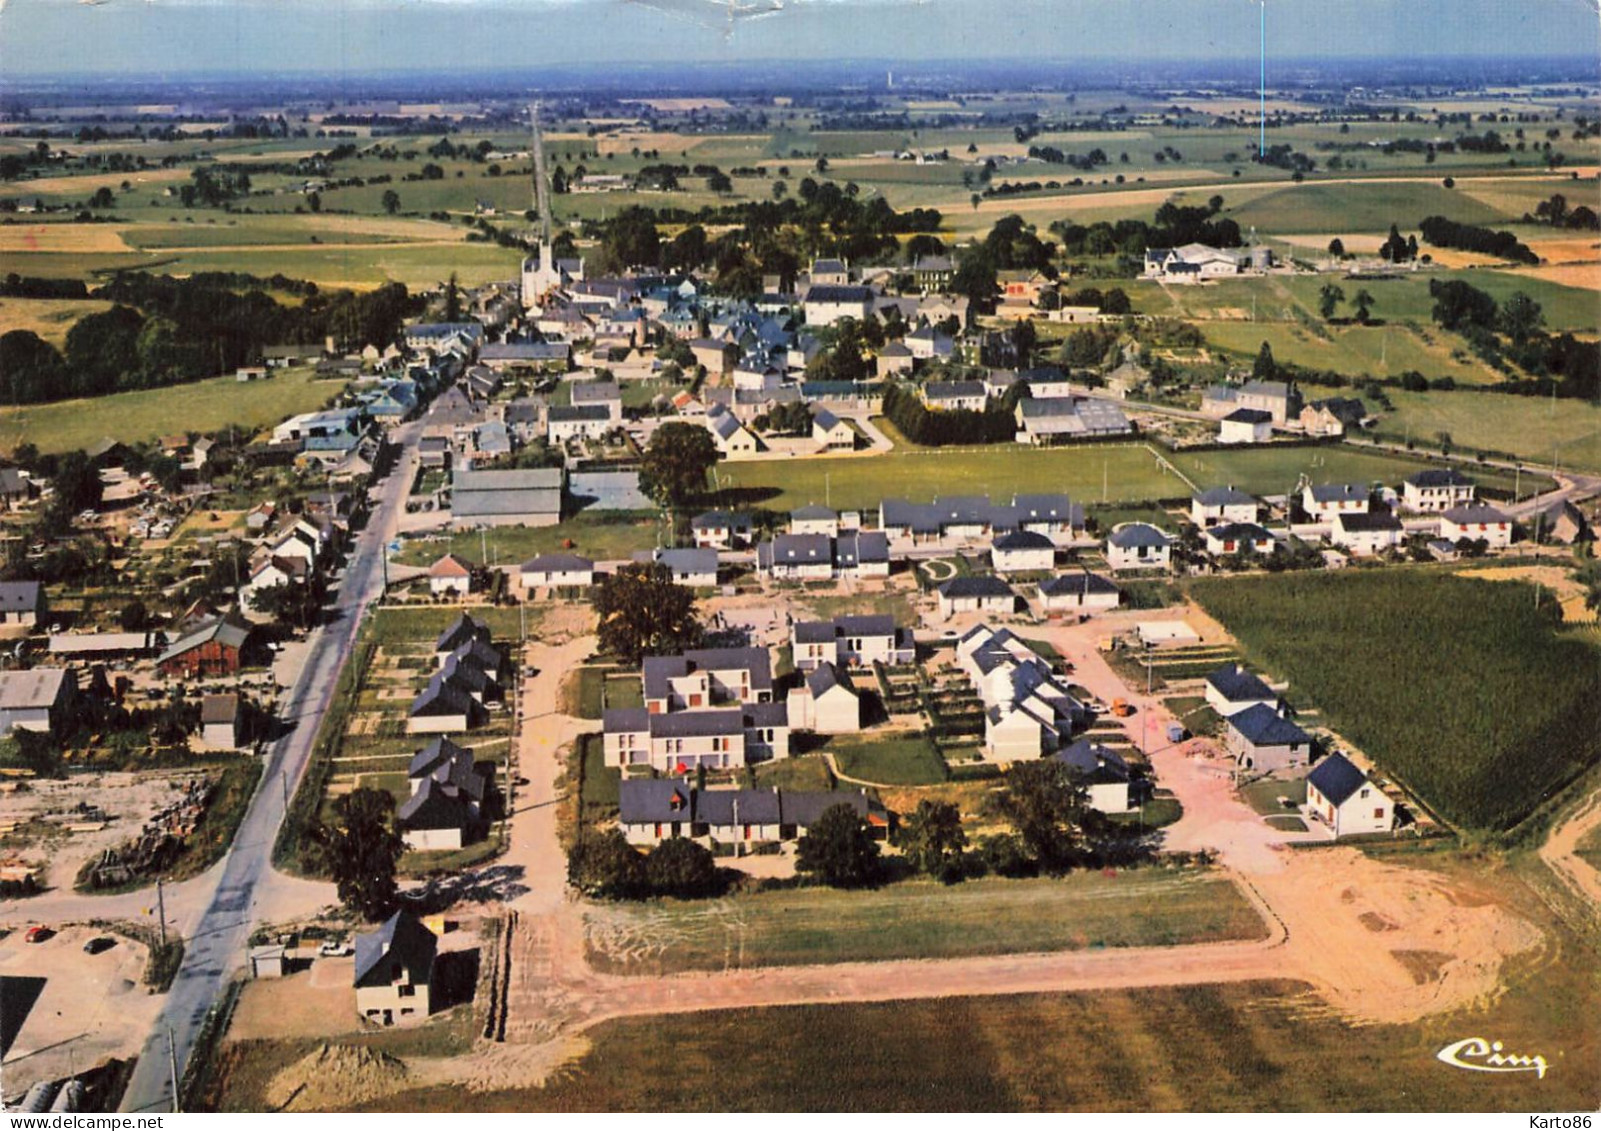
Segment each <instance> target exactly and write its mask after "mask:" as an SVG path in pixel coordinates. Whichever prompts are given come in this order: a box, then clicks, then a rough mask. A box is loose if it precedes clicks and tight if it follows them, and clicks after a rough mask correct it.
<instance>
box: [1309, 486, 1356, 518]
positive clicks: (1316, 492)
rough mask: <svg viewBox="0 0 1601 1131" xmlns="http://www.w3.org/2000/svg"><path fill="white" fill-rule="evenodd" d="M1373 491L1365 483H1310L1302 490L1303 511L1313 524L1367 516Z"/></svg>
mask: <svg viewBox="0 0 1601 1131" xmlns="http://www.w3.org/2000/svg"><path fill="white" fill-rule="evenodd" d="M1372 494H1373V493H1372V491H1370V490H1369V489H1368V487H1367V485H1366V484H1363V483H1308V484H1307V485H1306V486H1305V487H1303V488H1301V509H1302V510H1304V511H1306V513H1307V514H1308V515H1309V516H1311V519H1312V521H1313V522H1328V521H1330V520H1331V519H1333V518H1334V517H1335V516H1336V515H1342V514H1367V512H1368V507H1369V506H1370V505H1372V504H1371V496H1372Z"/></svg>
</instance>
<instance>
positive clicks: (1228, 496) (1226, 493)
mask: <svg viewBox="0 0 1601 1131" xmlns="http://www.w3.org/2000/svg"><path fill="white" fill-rule="evenodd" d="M1194 499H1195V501H1196V502H1198V503H1200V504H1201V505H1202V506H1203V507H1239V506H1245V505H1247V504H1249V503H1254V502H1256V496H1255V495H1247V494H1246V493H1245V492H1244V491H1239V490H1236V489H1235V488H1233V487H1208V488H1207V489H1206V490H1205V491H1201V492H1199V493H1198V494H1196V495H1195V496H1194Z"/></svg>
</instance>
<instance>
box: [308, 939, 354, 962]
mask: <svg viewBox="0 0 1601 1131" xmlns="http://www.w3.org/2000/svg"><path fill="white" fill-rule="evenodd" d="M355 953H356V948H355V947H353V946H351V945H350V944H349V943H347V942H340V941H336V940H332V939H330V940H329V941H328V942H325V943H323V944H322V945H321V946H319V947H318V948H317V954H318V955H319V956H320V957H322V958H349V957H350V956H351V955H352V954H355Z"/></svg>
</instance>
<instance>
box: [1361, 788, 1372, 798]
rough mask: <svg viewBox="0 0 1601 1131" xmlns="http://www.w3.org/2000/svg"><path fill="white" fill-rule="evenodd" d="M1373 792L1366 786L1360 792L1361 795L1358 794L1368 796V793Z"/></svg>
mask: <svg viewBox="0 0 1601 1131" xmlns="http://www.w3.org/2000/svg"><path fill="white" fill-rule="evenodd" d="M1371 792H1372V790H1370V789H1367V788H1366V787H1364V788H1363V790H1362V792H1361V793H1360V794H1359V795H1358V796H1360V797H1366V796H1367V795H1368V794H1369V793H1371Z"/></svg>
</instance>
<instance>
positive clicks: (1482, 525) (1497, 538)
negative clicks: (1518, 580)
mask: <svg viewBox="0 0 1601 1131" xmlns="http://www.w3.org/2000/svg"><path fill="white" fill-rule="evenodd" d="M1440 536H1441V537H1442V538H1449V539H1450V540H1451V541H1453V542H1455V541H1457V540H1458V539H1460V538H1468V539H1474V540H1476V539H1479V538H1483V539H1484V540H1485V541H1486V542H1488V543H1489V544H1490V549H1492V550H1503V549H1505V548H1506V547H1508V546H1510V545H1512V523H1511V522H1470V523H1468V524H1467V525H1465V526H1459V525H1458V524H1456V523H1454V522H1451V521H1450V520H1448V519H1441V520H1440Z"/></svg>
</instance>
